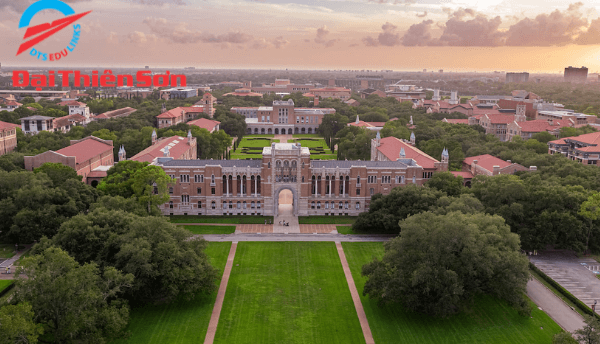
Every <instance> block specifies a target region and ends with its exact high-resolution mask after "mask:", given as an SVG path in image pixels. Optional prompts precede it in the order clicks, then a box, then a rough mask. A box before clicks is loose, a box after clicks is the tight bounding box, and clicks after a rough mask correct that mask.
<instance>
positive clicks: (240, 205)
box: [236, 201, 242, 209]
mask: <svg viewBox="0 0 600 344" xmlns="http://www.w3.org/2000/svg"><path fill="white" fill-rule="evenodd" d="M236 205H237V208H238V209H242V202H240V201H237V204H236Z"/></svg>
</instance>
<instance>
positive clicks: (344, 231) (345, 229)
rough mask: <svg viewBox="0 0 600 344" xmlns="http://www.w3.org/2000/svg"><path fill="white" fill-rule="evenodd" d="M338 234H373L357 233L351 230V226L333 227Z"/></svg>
mask: <svg viewBox="0 0 600 344" xmlns="http://www.w3.org/2000/svg"><path fill="white" fill-rule="evenodd" d="M335 228H336V229H337V231H338V233H339V234H373V233H365V232H357V231H355V230H353V229H352V226H335Z"/></svg>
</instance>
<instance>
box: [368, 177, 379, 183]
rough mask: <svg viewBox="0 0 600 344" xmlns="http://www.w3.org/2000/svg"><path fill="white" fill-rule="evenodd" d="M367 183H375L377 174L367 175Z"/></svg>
mask: <svg viewBox="0 0 600 344" xmlns="http://www.w3.org/2000/svg"><path fill="white" fill-rule="evenodd" d="M367 183H369V184H375V183H377V176H368V177H367Z"/></svg>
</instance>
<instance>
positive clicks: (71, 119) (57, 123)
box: [52, 113, 87, 134]
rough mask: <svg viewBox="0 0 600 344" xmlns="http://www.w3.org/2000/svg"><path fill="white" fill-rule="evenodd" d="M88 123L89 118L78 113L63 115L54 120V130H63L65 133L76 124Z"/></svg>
mask: <svg viewBox="0 0 600 344" xmlns="http://www.w3.org/2000/svg"><path fill="white" fill-rule="evenodd" d="M86 123H87V119H86V118H85V117H84V116H82V115H80V114H78V113H75V114H72V115H67V116H63V117H58V118H55V119H54V120H53V122H52V127H53V128H54V132H62V133H63V134H65V133H67V132H69V131H70V130H71V129H72V128H73V127H75V126H83V125H85V124H86Z"/></svg>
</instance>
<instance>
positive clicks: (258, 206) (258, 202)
mask: <svg viewBox="0 0 600 344" xmlns="http://www.w3.org/2000/svg"><path fill="white" fill-rule="evenodd" d="M256 209H260V201H257V202H256Z"/></svg>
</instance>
